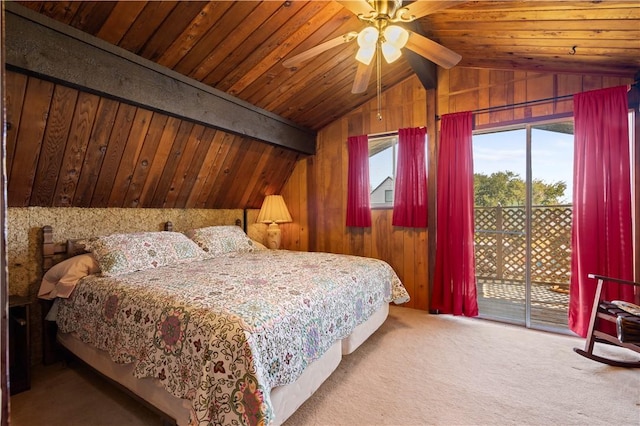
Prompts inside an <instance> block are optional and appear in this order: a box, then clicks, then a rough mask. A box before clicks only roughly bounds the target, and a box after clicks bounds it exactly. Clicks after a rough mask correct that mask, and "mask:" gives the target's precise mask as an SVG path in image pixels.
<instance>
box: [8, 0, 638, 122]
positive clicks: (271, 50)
mask: <svg viewBox="0 0 640 426" xmlns="http://www.w3.org/2000/svg"><path fill="white" fill-rule="evenodd" d="M18 3H20V4H22V5H24V6H26V7H28V8H30V9H32V10H35V11H37V12H39V13H41V14H43V15H46V16H49V17H51V18H53V19H55V20H58V21H60V22H63V23H65V24H68V25H70V26H72V27H75V28H77V29H80V30H82V31H84V32H86V33H88V34H91V35H94V36H96V37H98V38H101V39H103V40H105V41H107V42H109V43H112V44H114V45H117V46H119V47H121V48H124V49H126V50H128V51H130V52H133V53H135V54H137V55H140V56H142V57H144V58H146V59H149V60H151V61H154V62H157V63H158V64H161V65H163V66H166V67H168V68H170V69H172V70H174V71H177V72H179V73H181V74H184V75H186V76H188V77H191V78H193V79H195V80H197V81H200V82H203V83H205V84H207V85H210V86H212V87H215V88H216V89H219V90H221V91H223V92H226V93H229V94H231V95H233V96H236V97H238V98H240V99H242V100H245V101H247V102H249V103H251V104H253V105H256V106H258V107H260V108H263V109H265V110H268V111H271V112H273V113H275V114H277V115H279V116H282V117H284V118H287V119H289V120H291V121H293V122H295V123H298V124H300V125H302V126H304V127H308V128H311V129H315V130H318V129H321V128H322V127H324V126H325V125H327V124H328V123H330V122H332V121H334V120H335V119H336V118H338V117H341V116H343V115H344V114H345V113H348V112H349V111H351V110H353V109H354V108H356V107H357V106H359V105H361V104H363V103H365V102H366V101H367V100H369V99H371V98H373V97H375V94H376V87H375V78H372V79H371V81H370V84H369V88H368V90H367V91H366V92H365V93H363V94H359V95H353V94H352V93H351V86H352V83H353V78H354V75H355V71H356V67H357V65H356V61H355V60H354V56H355V52H356V49H357V44H356V42H352V43H349V44H347V45H343V46H339V47H335V48H333V49H331V50H329V51H327V52H325V53H323V54H321V55H319V56H317V57H315V58H313V59H311V60H309V61H308V62H306V63H305V64H303V65H301V66H300V67H298V69H293V70H292V69H286V68H284V67H283V66H282V61H283V59H286V58H287V57H290V56H292V55H294V54H297V53H300V52H302V51H304V50H306V49H308V48H311V47H313V46H315V45H317V44H319V43H321V42H323V41H326V40H328V39H330V38H333V37H336V36H339V35H341V34H345V33H347V32H349V31H359V30H361V29H362V28H364V24H363V23H362V22H360V21H359V19H358V18H357V17H356V16H355V15H354V14H353V13H352V12H350V11H349V10H347V9H346V8H344V7H343V6H342V5H341V4H340V3H338V2H335V1H263V2H255V1H238V2H232V1H212V2H197V1H118V2H105V1H98V2H96V1H53V2H42V1H24V2H18ZM440 3H447V4H451V3H453V5H451V6H450V7H449V8H446V9H442V10H439V11H437V12H435V13H432V14H430V15H427V16H425V17H423V18H421V19H420V20H419V25H420V27H421V29H422V32H423V34H424V35H425V36H427V37H429V38H431V39H432V40H434V41H437V42H439V43H441V44H442V45H444V46H446V47H448V48H449V49H452V50H454V51H455V52H457V53H459V54H460V55H462V60H461V62H460V63H459V64H458V65H457V66H459V67H480V68H492V69H508V70H527V71H540V72H567V73H594V74H600V75H613V76H621V77H633V76H634V74H635V73H637V72H638V71H639V70H640V2H638V1H637V0H631V1H557V0H554V1H539V0H534V1H511V0H509V1H460V2H440ZM412 73H413V70H412V68H411V67H410V66H409V64H408V62H407V61H406V60H405V59H404V58H402V59H400V60H398V61H396V62H395V63H394V64H391V65H388V64H384V63H383V66H382V85H383V88H384V87H389V86H392V85H395V84H396V83H398V82H400V81H402V80H404V79H406V78H407V77H408V76H410V75H412Z"/></svg>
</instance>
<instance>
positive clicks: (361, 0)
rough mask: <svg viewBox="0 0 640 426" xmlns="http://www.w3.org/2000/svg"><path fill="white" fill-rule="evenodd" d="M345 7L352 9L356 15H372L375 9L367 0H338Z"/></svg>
mask: <svg viewBox="0 0 640 426" xmlns="http://www.w3.org/2000/svg"><path fill="white" fill-rule="evenodd" d="M338 3H340V4H341V5H342V6H343V7H344V8H345V9H348V10H350V11H351V12H352V13H353V14H354V15H356V16H358V15H360V14H362V15H370V14H371V12H372V11H374V9H373V7H371V5H370V4H369V3H367V2H366V1H365V0H355V1H354V0H351V1H340V0H338Z"/></svg>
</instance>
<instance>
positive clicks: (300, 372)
mask: <svg viewBox="0 0 640 426" xmlns="http://www.w3.org/2000/svg"><path fill="white" fill-rule="evenodd" d="M169 229H170V228H169ZM43 236H44V246H43V251H44V253H45V265H44V268H45V270H46V273H45V277H44V278H43V282H42V284H41V288H40V291H39V293H38V294H39V296H40V297H42V298H46V299H54V300H55V303H54V307H55V308H54V309H53V310H52V312H50V316H51V317H54V319H55V321H56V323H57V327H58V330H57V339H58V342H59V343H60V344H61V345H62V346H64V347H65V348H66V349H67V350H69V351H70V352H71V353H73V354H75V355H76V356H77V357H79V358H80V359H82V360H83V361H85V362H86V363H87V364H89V365H91V366H92V367H93V368H95V369H96V370H98V371H99V372H101V373H102V374H104V375H106V376H107V377H109V378H111V379H113V380H115V381H116V382H117V383H120V384H121V385H123V386H124V387H125V388H127V389H128V390H130V391H131V392H133V393H134V394H135V395H137V396H138V397H140V398H142V399H143V400H144V401H146V402H148V403H149V404H151V405H152V406H153V407H155V408H157V409H158V410H160V411H161V412H162V413H164V414H165V415H166V416H167V417H170V418H171V419H174V420H175V423H177V424H180V425H183V424H185V425H187V424H189V425H196V424H251V425H253V424H281V423H283V422H284V421H285V420H286V419H287V418H288V417H289V416H290V415H291V414H292V413H293V412H294V411H295V410H296V409H297V408H298V407H299V406H300V405H301V404H302V403H303V402H304V401H305V400H306V399H307V398H308V397H309V396H311V394H313V392H314V391H315V390H316V389H317V388H318V387H319V386H320V385H321V384H322V382H323V381H324V380H325V379H326V378H327V377H328V376H329V375H330V374H331V373H332V372H333V371H334V370H335V368H336V367H337V366H338V364H339V363H340V360H341V359H342V356H344V355H348V354H349V353H351V352H353V351H354V350H355V349H356V348H357V347H358V346H359V345H360V344H361V343H362V342H363V341H365V340H366V339H367V338H368V337H369V336H370V335H371V334H372V333H373V332H374V331H375V330H376V329H377V328H378V327H379V326H380V325H381V324H382V323H383V322H384V320H385V319H386V317H387V313H388V307H389V303H390V302H395V303H404V302H406V301H407V300H408V298H409V296H408V294H407V292H406V290H405V289H404V287H403V286H402V284H401V282H400V280H399V279H398V277H397V275H396V274H395V272H394V271H393V269H392V268H391V267H390V266H389V265H388V264H386V263H385V262H382V261H380V260H376V259H370V258H364V257H357V256H346V255H336V254H329V253H306V252H293V251H287V250H266V249H263V248H262V247H259V244H256V243H255V242H254V241H252V240H251V239H249V238H248V237H247V236H246V234H245V233H244V231H243V230H242V228H239V227H236V226H216V227H207V228H201V229H195V230H189V231H187V232H186V233H184V234H183V233H177V232H172V231H168V232H149V233H135V234H117V235H111V236H103V237H97V238H89V239H86V240H81V241H73V242H72V243H70V244H67V245H66V246H65V247H66V248H65V249H62V248H61V247H62V246H61V245H60V244H58V245H56V244H54V243H53V241H52V232H51V229H50V228H48V229H45V230H44V231H43ZM78 246H80V247H82V248H83V249H84V250H88V251H89V252H90V254H88V253H83V250H79V249H78V248H77V247H78ZM56 247H57V248H56ZM57 252H64V253H70V254H73V255H74V256H72V258H70V259H67V260H65V261H64V262H61V263H59V264H57V265H56V266H54V267H52V268H49V267H50V266H51V265H52V263H53V262H52V259H53V257H54V256H55V253H57ZM79 253H80V254H79ZM150 253H151V254H150ZM80 258H81V259H82V261H80ZM71 264H75V265H78V264H81V266H79V267H77V268H76V269H80V272H77V271H74V270H73V269H74V267H72V266H69V265H71ZM60 265H62V266H60ZM46 278H48V279H46ZM50 319H51V318H50Z"/></svg>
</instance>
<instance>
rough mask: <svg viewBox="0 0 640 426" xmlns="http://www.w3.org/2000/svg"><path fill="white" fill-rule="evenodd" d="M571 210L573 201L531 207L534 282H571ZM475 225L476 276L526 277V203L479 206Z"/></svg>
mask: <svg viewBox="0 0 640 426" xmlns="http://www.w3.org/2000/svg"><path fill="white" fill-rule="evenodd" d="M572 211H573V209H572V206H571V205H555V206H534V207H533V208H532V214H533V218H532V223H531V281H532V282H533V283H540V284H555V285H560V286H567V285H568V284H569V277H570V271H571V221H572ZM475 229H476V231H475V253H476V275H477V277H478V278H479V279H484V280H500V281H503V280H509V281H524V278H525V253H526V247H525V241H526V240H525V209H524V207H523V206H514V207H500V206H499V207H476V208H475Z"/></svg>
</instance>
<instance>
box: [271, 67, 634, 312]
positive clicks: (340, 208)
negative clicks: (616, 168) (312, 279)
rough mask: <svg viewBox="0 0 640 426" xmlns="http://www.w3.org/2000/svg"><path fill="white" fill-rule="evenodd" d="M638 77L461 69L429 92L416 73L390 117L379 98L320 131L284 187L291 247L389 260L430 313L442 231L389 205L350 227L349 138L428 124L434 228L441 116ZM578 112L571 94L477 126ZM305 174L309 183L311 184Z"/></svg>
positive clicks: (397, 93)
mask: <svg viewBox="0 0 640 426" xmlns="http://www.w3.org/2000/svg"><path fill="white" fill-rule="evenodd" d="M632 82H633V81H632V80H631V79H623V78H612V77H599V76H594V75H568V74H542V73H530V72H513V71H501V70H479V69H470V68H453V69H451V70H443V69H439V75H438V89H437V91H436V90H429V91H428V92H426V91H425V90H424V89H423V88H422V87H421V85H420V83H419V82H418V80H417V78H416V77H411V78H409V79H407V80H405V81H404V82H403V83H401V84H399V85H396V86H394V87H392V88H390V89H389V90H387V91H385V92H384V93H383V96H384V97H383V108H384V110H383V117H384V120H383V121H382V122H378V121H377V120H376V119H375V116H376V112H377V111H376V102H375V101H371V102H369V103H367V104H365V105H364V106H363V107H361V108H359V109H358V110H355V111H353V112H352V113H350V114H349V115H347V116H345V117H342V118H340V119H338V120H336V121H335V122H334V123H332V124H331V125H329V126H326V127H325V128H324V129H322V130H321V131H320V132H319V134H318V143H317V154H316V155H315V156H314V157H310V158H308V159H303V160H300V161H299V162H298V164H297V166H296V168H295V170H294V172H293V174H292V176H291V178H290V179H289V181H288V183H287V184H286V185H285V187H284V189H283V195H284V197H285V200H287V203H289V204H294V205H295V206H296V207H295V208H296V209H298V212H297V213H296V216H297V217H298V218H299V219H298V218H296V217H295V216H294V222H298V223H294V224H291V225H290V226H289V227H288V228H283V241H284V243H283V245H284V247H285V248H291V249H304V247H308V249H309V250H313V251H330V252H335V253H345V254H355V255H363V256H371V257H376V258H380V259H383V260H385V261H387V262H389V263H390V264H391V266H393V268H394V269H395V270H396V272H397V273H398V275H399V276H400V278H401V279H402V281H403V282H404V284H405V286H406V287H407V289H408V291H409V293H410V295H411V298H412V299H411V302H410V303H409V304H407V305H406V306H408V307H412V308H417V309H422V310H427V309H428V300H429V299H428V297H429V296H428V288H429V285H428V282H429V275H430V274H429V272H430V269H429V265H432V264H433V260H432V259H433V257H434V254H435V253H434V251H433V250H430V248H432V247H435V244H434V243H435V240H434V238H435V234H434V233H430V232H427V230H424V229H420V230H412V229H409V228H407V229H404V228H398V227H393V226H391V210H388V209H382V210H374V211H373V213H372V219H373V226H372V227H371V228H370V229H364V230H363V229H353V228H347V227H346V226H345V225H344V223H345V215H346V182H347V164H348V163H347V160H348V157H347V150H346V140H347V137H348V136H350V135H357V134H363V133H367V134H370V133H378V132H385V131H393V130H397V129H398V128H400V127H412V126H424V125H428V126H427V128H428V134H429V179H430V180H429V198H430V205H429V210H430V224H429V227H430V228H431V229H433V228H432V226H434V223H433V219H434V218H435V217H434V216H435V215H434V213H433V212H435V178H434V176H435V173H434V172H435V170H436V167H437V162H436V152H437V143H436V141H437V138H438V134H437V126H438V124H437V123H439V122H437V121H436V119H435V117H436V115H442V114H445V113H453V112H460V111H468V110H476V109H481V108H487V107H494V106H503V105H512V104H516V103H520V102H530V101H536V100H539V99H544V98H549V97H556V96H564V95H572V94H574V93H578V92H582V91H587V90H594V89H599V88H604V87H612V86H617V85H621V84H630V83H632ZM572 111H573V105H572V101H571V100H570V99H565V100H560V101H556V102H546V103H540V104H534V105H529V106H523V107H517V108H513V107H512V108H507V109H504V110H501V111H494V112H490V113H479V114H476V115H475V116H476V128H490V127H499V126H505V125H511V124H514V123H522V122H526V121H529V120H532V121H533V120H542V119H548V118H553V117H563V116H571V115H572ZM636 145H637V146H638V144H637V143H636ZM305 179H306V180H307V185H306V187H305V185H304V184H303V182H304V180H305ZM636 196H637V195H636ZM305 201H306V206H305ZM305 207H306V212H305ZM638 219H639V218H638V217H636V223H640V222H639V221H638ZM305 240H306V241H308V242H305ZM639 266H640V265H639Z"/></svg>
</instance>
